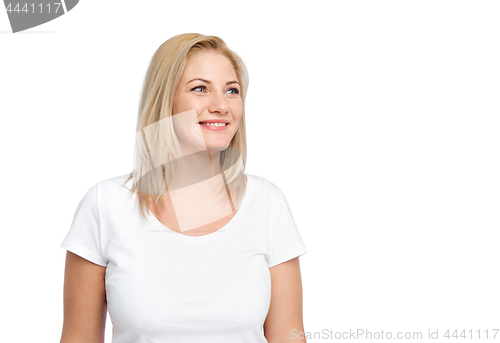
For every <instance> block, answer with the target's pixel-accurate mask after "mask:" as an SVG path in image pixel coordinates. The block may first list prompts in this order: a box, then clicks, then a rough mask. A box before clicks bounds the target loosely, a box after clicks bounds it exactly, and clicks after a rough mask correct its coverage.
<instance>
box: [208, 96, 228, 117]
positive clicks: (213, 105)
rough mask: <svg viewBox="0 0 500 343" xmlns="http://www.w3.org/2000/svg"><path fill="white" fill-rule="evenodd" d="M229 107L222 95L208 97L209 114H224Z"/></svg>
mask: <svg viewBox="0 0 500 343" xmlns="http://www.w3.org/2000/svg"><path fill="white" fill-rule="evenodd" d="M228 108H229V106H228V104H227V100H226V98H225V97H224V95H222V94H212V95H211V97H210V105H209V107H208V110H209V111H210V112H219V113H226V112H227V110H228Z"/></svg>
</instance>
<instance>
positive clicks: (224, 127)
mask: <svg viewBox="0 0 500 343" xmlns="http://www.w3.org/2000/svg"><path fill="white" fill-rule="evenodd" d="M198 125H200V126H201V127H203V128H204V129H207V130H210V131H224V130H225V129H226V127H227V126H228V125H229V124H227V125H224V126H214V125H203V124H201V123H198Z"/></svg>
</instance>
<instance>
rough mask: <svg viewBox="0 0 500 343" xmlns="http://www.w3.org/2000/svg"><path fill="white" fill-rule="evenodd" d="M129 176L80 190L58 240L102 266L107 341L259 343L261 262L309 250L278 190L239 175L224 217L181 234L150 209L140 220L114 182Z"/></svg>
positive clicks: (266, 285)
mask: <svg viewBox="0 0 500 343" xmlns="http://www.w3.org/2000/svg"><path fill="white" fill-rule="evenodd" d="M127 176H128V175H122V176H118V177H114V178H111V179H107V180H103V181H99V182H98V183H96V184H95V185H94V186H93V187H92V188H90V189H89V190H88V191H87V193H86V194H85V196H84V197H83V199H82V200H81V201H80V203H79V205H78V207H77V209H76V213H75V216H74V219H73V222H72V224H71V227H70V230H69V232H68V234H67V236H66V238H65V239H64V241H63V243H62V245H61V247H62V248H64V249H67V250H69V251H71V252H73V253H75V254H77V255H79V256H81V257H83V258H85V259H87V260H89V261H91V262H93V263H95V264H98V265H101V266H105V267H107V268H106V276H105V282H106V299H107V309H108V312H109V315H110V318H111V322H112V324H113V340H112V343H151V342H154V343H164V342H175V343H188V342H190V343H191V342H192V343H204V342H213V343H239V342H241V343H243V342H245V343H264V342H267V340H266V339H265V337H264V334H263V330H262V327H263V325H264V321H265V319H266V317H267V313H268V310H269V305H270V301H271V278H270V272H269V268H270V267H272V266H275V265H277V264H280V263H283V262H285V261H288V260H290V259H292V258H294V257H297V256H300V255H303V254H305V253H306V252H307V249H306V247H305V245H304V243H303V241H302V239H301V236H300V234H299V232H298V229H297V227H296V225H295V222H294V220H293V217H292V213H291V211H290V208H289V205H288V202H287V200H286V199H285V196H284V195H283V193H282V191H281V190H280V189H279V188H278V187H277V186H276V185H274V184H273V183H271V182H270V181H268V180H266V179H264V178H263V177H260V176H257V175H251V174H246V176H247V187H246V193H245V195H244V198H243V201H242V203H241V206H240V208H239V210H238V211H237V212H236V214H235V215H234V216H233V217H232V218H231V220H230V221H229V222H228V223H227V224H226V225H225V226H224V227H222V228H221V229H219V230H218V231H215V232H213V233H209V234H206V235H204V236H187V235H184V234H181V233H179V232H176V231H173V230H170V229H168V228H167V227H166V226H164V225H163V224H162V223H161V222H160V221H159V220H158V219H157V218H156V217H155V216H154V215H153V214H152V213H151V212H148V219H147V220H144V218H143V217H142V216H141V215H140V213H139V210H138V208H139V206H138V205H136V202H137V198H136V195H135V193H132V192H130V191H129V190H128V189H126V188H124V187H122V186H121V184H123V182H124V181H125V180H126V178H127ZM131 185H132V180H130V181H129V183H128V184H127V185H126V186H127V187H129V188H130V187H131Z"/></svg>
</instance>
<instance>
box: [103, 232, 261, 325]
mask: <svg viewBox="0 0 500 343" xmlns="http://www.w3.org/2000/svg"><path fill="white" fill-rule="evenodd" d="M242 232H243V231H240V232H239V233H240V235H237V234H238V230H236V232H233V230H231V231H228V232H219V233H214V235H218V236H212V238H211V239H209V240H204V237H201V238H202V240H201V241H194V240H197V238H195V237H192V238H189V239H187V238H186V239H182V240H177V239H173V238H174V237H176V236H175V235H176V234H177V233H165V232H158V231H152V232H149V233H148V234H147V235H144V236H141V237H136V239H135V240H134V242H128V244H123V242H122V246H121V248H120V255H119V258H118V259H117V260H116V265H112V266H111V268H108V271H107V273H106V292H107V298H108V311H109V313H110V316H111V318H112V319H113V320H114V321H113V322H114V323H122V324H123V325H130V323H132V322H134V323H140V324H137V325H138V326H137V329H138V330H139V329H141V330H144V329H145V330H147V331H149V332H157V333H158V331H163V330H175V328H179V327H183V328H187V327H189V328H191V329H192V330H202V329H203V328H204V329H205V330H210V328H211V327H214V326H215V327H217V326H218V325H220V324H218V323H221V322H222V323H224V325H225V326H226V327H227V329H230V328H232V329H242V327H249V326H252V327H255V325H262V324H263V322H264V320H265V318H266V316H267V312H268V309H269V304H270V299H271V279H270V273H269V267H268V262H267V251H268V250H267V240H265V238H266V237H265V236H264V235H261V236H258V237H257V236H248V237H245V235H244V234H242ZM255 234H256V235H258V230H255ZM172 235H174V236H172ZM177 238H178V237H177ZM182 238H185V237H182ZM205 238H206V237H205ZM114 325H115V324H114ZM134 325H135V324H134Z"/></svg>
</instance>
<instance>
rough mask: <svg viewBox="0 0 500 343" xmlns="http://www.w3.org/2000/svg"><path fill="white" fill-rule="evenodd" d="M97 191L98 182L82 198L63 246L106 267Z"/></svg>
mask: <svg viewBox="0 0 500 343" xmlns="http://www.w3.org/2000/svg"><path fill="white" fill-rule="evenodd" d="M97 191H98V189H97V184H95V185H94V186H93V187H92V188H90V189H89V190H88V191H87V193H86V194H85V196H84V197H83V199H82V200H80V203H79V204H78V207H77V208H76V211H75V215H74V217H73V222H72V223H71V227H70V229H69V232H68V233H67V235H66V237H65V238H64V240H63V242H62V244H61V248H63V249H66V250H68V251H71V252H72V253H74V254H76V255H78V256H81V257H83V258H84V259H86V260H88V261H90V262H93V263H95V264H98V265H100V266H103V267H106V266H107V262H106V260H105V259H104V258H103V256H102V253H101V240H100V231H99V229H100V228H99V213H98V208H97V197H98V193H97Z"/></svg>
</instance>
